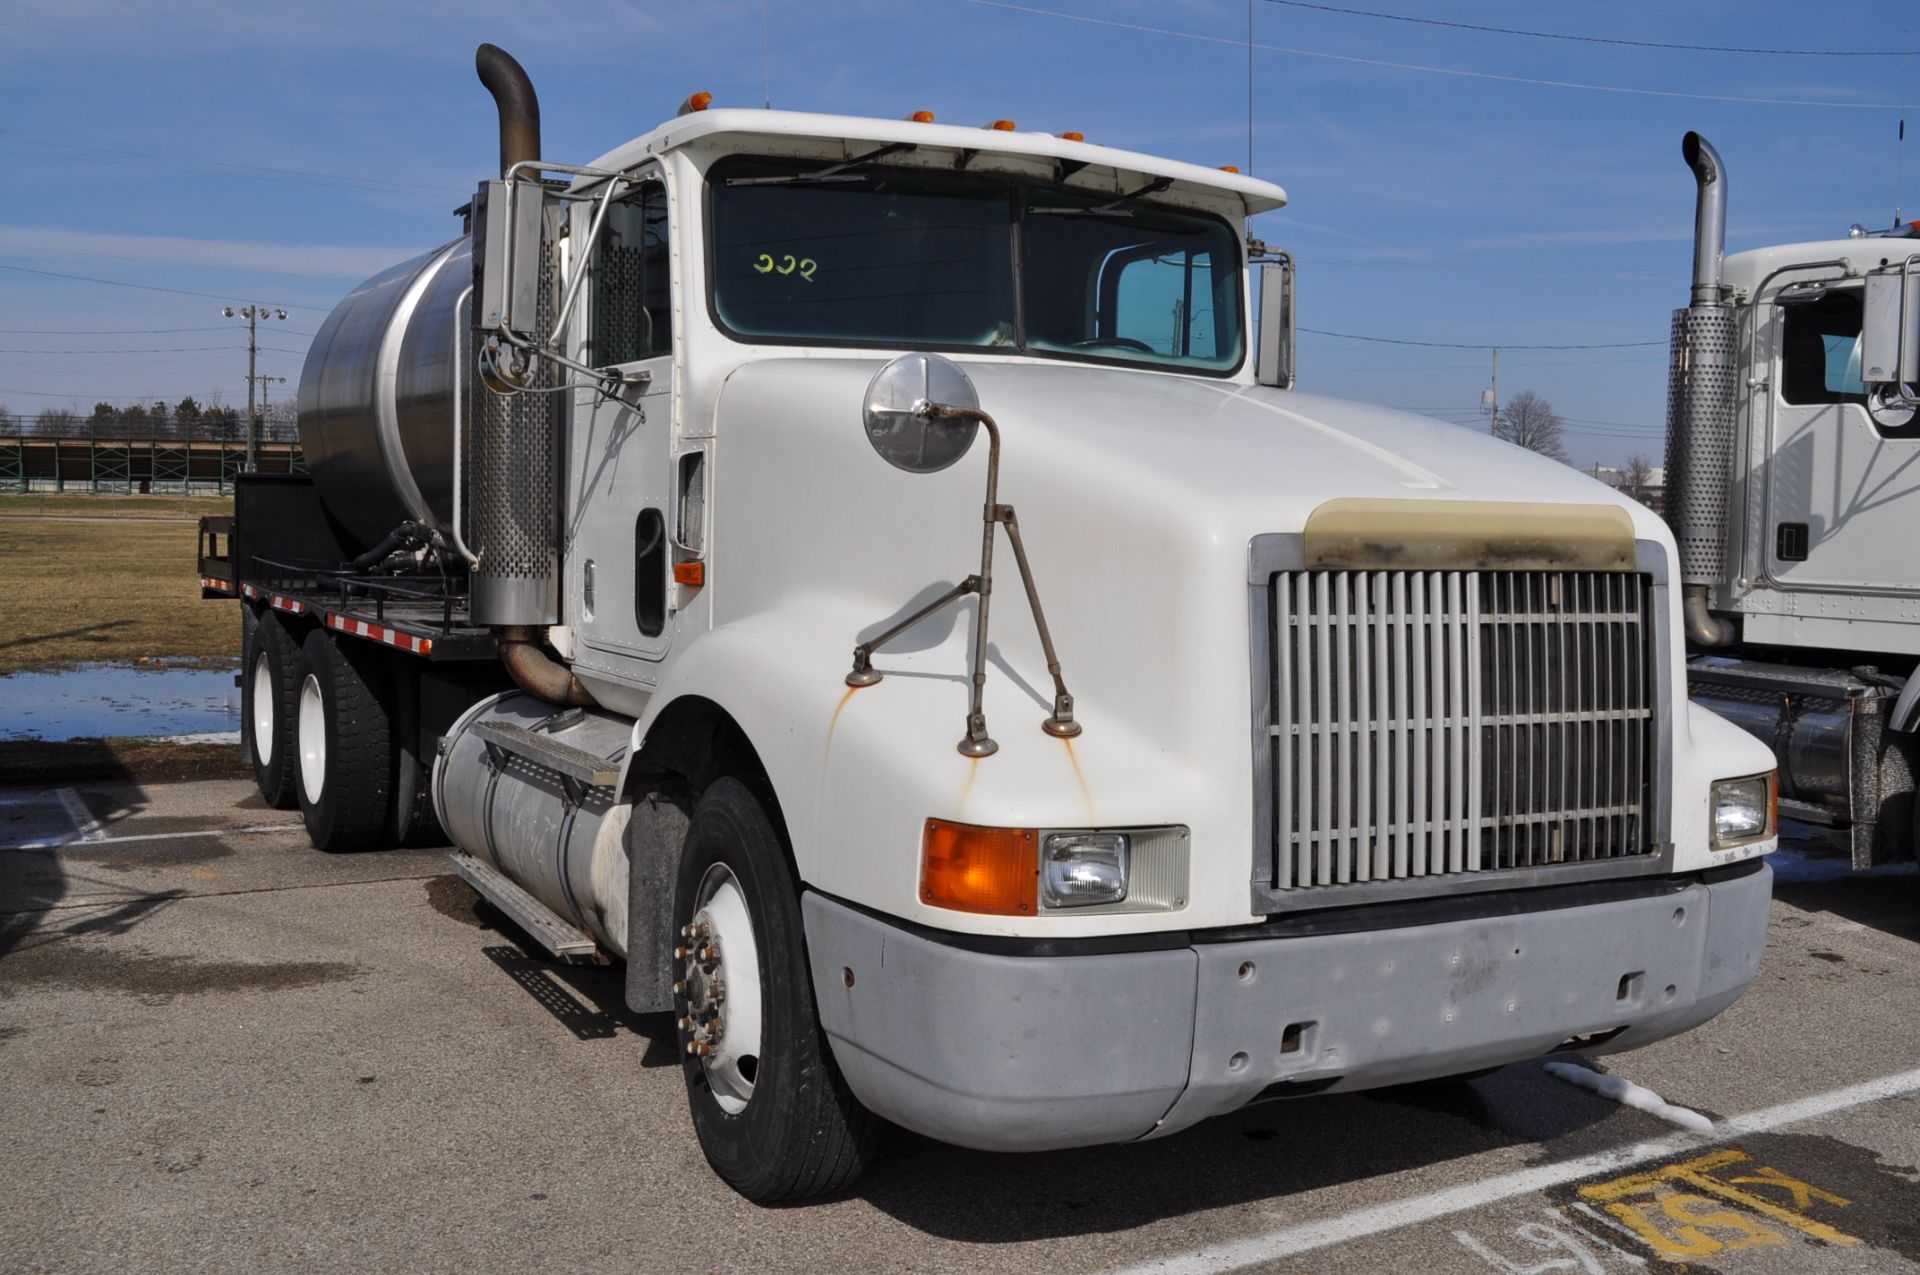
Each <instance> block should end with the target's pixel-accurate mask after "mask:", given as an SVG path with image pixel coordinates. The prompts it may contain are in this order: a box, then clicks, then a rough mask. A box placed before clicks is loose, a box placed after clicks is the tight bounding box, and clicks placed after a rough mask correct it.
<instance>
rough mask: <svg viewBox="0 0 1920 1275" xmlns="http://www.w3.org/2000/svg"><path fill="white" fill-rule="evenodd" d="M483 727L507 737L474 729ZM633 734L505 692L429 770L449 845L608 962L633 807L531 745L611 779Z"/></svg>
mask: <svg viewBox="0 0 1920 1275" xmlns="http://www.w3.org/2000/svg"><path fill="white" fill-rule="evenodd" d="M488 725H493V726H497V727H504V728H506V729H505V730H504V731H499V732H489V731H487V730H484V729H481V728H483V727H485V726H488ZM490 733H491V734H494V735H495V738H494V739H493V740H489V739H488V738H487V736H488V735H489V734H490ZM632 733H633V723H632V721H630V720H629V719H627V718H624V717H618V716H615V715H614V714H612V713H603V712H598V711H595V710H593V709H579V708H573V709H565V710H562V709H557V708H555V707H554V706H553V705H552V704H548V703H544V702H542V701H540V700H537V699H534V698H533V697H532V696H530V695H525V694H522V693H521V692H519V691H508V692H506V693H505V694H502V695H496V696H494V697H492V698H490V699H484V700H481V701H480V702H479V703H478V704H476V705H474V706H473V707H472V708H471V709H469V710H467V712H466V714H465V715H464V716H462V717H461V718H460V720H459V721H457V722H455V723H454V725H453V729H451V730H449V731H448V732H447V734H446V736H445V738H444V739H442V741H441V744H440V755H439V757H438V758H437V759H436V761H435V763H434V768H433V803H434V811H435V813H437V814H438V815H439V816H440V826H441V827H442V828H445V829H446V831H447V836H448V838H449V839H450V840H452V842H453V843H454V844H455V845H457V846H459V847H460V848H461V849H462V850H464V851H466V852H467V853H468V854H470V855H472V856H473V857H474V858H476V859H479V860H480V861H481V862H483V863H485V864H487V865H488V866H490V867H493V868H495V869H497V870H498V871H500V872H501V873H503V874H505V875H506V876H507V877H508V879H510V880H511V881H513V883H514V884H515V885H518V886H519V887H520V888H521V889H523V890H525V891H526V892H527V893H528V894H531V895H532V896H533V897H534V898H536V899H538V900H540V902H542V903H544V904H545V905H546V906H547V907H548V908H550V909H551V910H552V911H554V912H555V913H557V914H559V916H560V917H561V918H562V919H563V920H565V921H567V922H568V923H569V924H572V925H576V926H578V927H580V928H581V929H583V930H585V931H586V932H587V933H588V934H591V935H592V936H593V937H594V938H595V939H597V940H598V941H599V942H600V943H601V945H602V946H604V947H606V948H607V950H608V951H610V952H612V953H613V954H614V955H616V956H625V955H626V951H627V854H626V847H625V842H624V840H623V838H624V836H625V833H626V827H627V820H628V818H629V817H630V815H631V813H632V812H631V807H629V806H626V805H621V804H619V803H617V802H616V801H615V800H614V793H613V790H612V789H611V788H607V787H597V786H594V785H592V784H590V783H583V782H578V781H570V780H569V778H568V776H567V775H565V774H563V773H561V771H559V770H556V769H554V767H553V765H552V764H551V757H550V756H548V757H545V758H543V755H542V751H543V750H542V749H541V748H539V747H538V744H539V742H541V741H547V742H549V743H550V744H552V745H557V746H559V749H558V750H555V751H562V752H565V753H568V754H573V755H576V756H582V755H583V756H589V757H593V758H597V759H599V760H600V761H602V762H604V763H605V765H606V766H607V767H608V768H610V769H614V770H618V769H619V764H620V761H621V759H622V758H624V757H625V756H626V752H627V745H628V744H629V742H630V741H631V738H632ZM516 740H518V741H527V742H524V743H522V742H516Z"/></svg>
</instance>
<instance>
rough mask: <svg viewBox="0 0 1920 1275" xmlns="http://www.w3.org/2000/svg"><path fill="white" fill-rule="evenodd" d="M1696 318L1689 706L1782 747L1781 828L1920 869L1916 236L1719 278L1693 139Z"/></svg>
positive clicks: (1770, 250) (1674, 397)
mask: <svg viewBox="0 0 1920 1275" xmlns="http://www.w3.org/2000/svg"><path fill="white" fill-rule="evenodd" d="M1682 151H1683V154H1684V157H1685V159H1686V161H1687V165H1688V167H1689V168H1691V169H1692V170H1693V173H1694V179H1695V182H1696V188H1697V198H1696V201H1695V218H1694V276H1693V296H1692V304H1691V305H1689V306H1688V307H1687V308H1685V309H1682V310H1679V311H1677V312H1676V313H1675V315H1674V327H1673V345H1672V373H1671V380H1670V393H1669V399H1668V433H1667V475H1668V488H1667V493H1668V494H1667V512H1668V521H1669V522H1670V523H1671V524H1672V526H1673V529H1674V535H1675V537H1676V538H1677V540H1678V544H1679V550H1680V571H1681V581H1682V595H1683V611H1684V615H1685V620H1686V630H1687V638H1688V643H1689V646H1690V649H1691V650H1692V652H1693V656H1692V658H1691V659H1690V660H1689V661H1688V664H1687V680H1688V683H1689V686H1690V689H1691V692H1692V695H1693V698H1694V700H1695V702H1697V703H1700V704H1704V705H1706V706H1707V707H1709V708H1711V709H1713V710H1714V711H1715V712H1717V713H1719V714H1721V715H1723V716H1725V717H1727V718H1729V719H1730V720H1732V721H1734V722H1736V723H1738V724H1739V725H1741V726H1742V727H1744V728H1746V729H1747V730H1748V731H1749V732H1751V733H1752V734H1753V735H1754V736H1755V737H1756V738H1758V739H1760V740H1761V741H1762V742H1764V743H1766V744H1768V745H1769V746H1770V747H1771V748H1772V750H1773V753H1774V756H1775V760H1776V762H1777V764H1778V767H1779V777H1780V778H1779V782H1780V807H1781V811H1782V813H1784V814H1786V815H1789V816H1791V817H1794V818H1797V819H1800V820H1803V821H1806V822H1808V823H1813V824H1820V825H1826V826H1829V827H1834V828H1839V829H1843V830H1845V833H1846V835H1847V837H1848V840H1849V843H1850V846H1851V850H1852V857H1853V862H1854V864H1855V866H1857V867H1861V868H1867V867H1872V866H1875V865H1877V864H1886V863H1897V862H1902V861H1910V860H1912V859H1913V858H1914V857H1915V855H1916V853H1917V852H1920V818H1916V816H1915V806H1914V789H1915V777H1916V774H1920V738H1917V737H1916V734H1915V732H1916V730H1920V677H1916V676H1914V671H1915V665H1916V663H1920V552H1916V550H1915V548H1914V537H1913V529H1914V525H1915V521H1916V518H1920V411H1917V409H1920V275H1916V273H1915V271H1916V266H1920V222H1913V223H1907V224H1903V225H1896V226H1894V227H1893V228H1892V229H1890V230H1885V231H1867V230H1865V229H1863V228H1862V227H1860V226H1858V225H1855V226H1853V227H1852V228H1851V230H1850V231H1849V233H1848V235H1847V237H1846V238H1844V239H1833V240H1823V241H1819V242H1814V243H1796V244H1781V245H1777V246H1773V247H1767V248H1757V249H1753V250H1751V251H1747V252H1741V253H1736V254H1734V255H1732V256H1728V257H1725V258H1724V260H1723V259H1722V252H1723V245H1724V243H1725V239H1726V200H1727V172H1726V166H1725V164H1724V163H1723V162H1722V161H1721V159H1720V156H1719V154H1718V152H1716V151H1715V150H1714V148H1713V147H1712V146H1711V145H1710V144H1709V143H1708V142H1707V141H1706V140H1705V139H1704V138H1702V137H1700V136H1699V135H1698V134H1696V133H1688V134H1687V135H1686V138H1685V140H1684V142H1683V144H1682Z"/></svg>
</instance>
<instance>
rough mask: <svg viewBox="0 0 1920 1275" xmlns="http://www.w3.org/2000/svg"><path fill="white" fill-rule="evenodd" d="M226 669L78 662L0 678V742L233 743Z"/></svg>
mask: <svg viewBox="0 0 1920 1275" xmlns="http://www.w3.org/2000/svg"><path fill="white" fill-rule="evenodd" d="M233 674H234V670H232V669H231V668H215V669H207V668H133V667H129V666H127V665H124V664H83V665H81V666H80V667H78V668H71V669H63V670H61V671H59V672H55V673H15V674H13V675H11V676H8V677H0V740H9V739H44V740H61V739H87V738H92V737H102V738H104V737H107V736H114V735H122V736H152V735H197V736H211V737H213V738H214V739H217V740H227V739H235V740H237V739H238V738H239V733H238V732H239V730H240V688H239V687H237V686H235V685H234V684H233Z"/></svg>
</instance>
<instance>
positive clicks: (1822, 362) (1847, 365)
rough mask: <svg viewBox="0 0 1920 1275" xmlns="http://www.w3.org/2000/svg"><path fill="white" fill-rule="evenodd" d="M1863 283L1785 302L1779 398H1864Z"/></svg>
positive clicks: (1800, 401)
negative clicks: (1861, 365) (1862, 353)
mask: <svg viewBox="0 0 1920 1275" xmlns="http://www.w3.org/2000/svg"><path fill="white" fill-rule="evenodd" d="M1860 308H1861V293H1860V289H1858V288H1846V289H1841V288H1832V289H1828V290H1827V291H1825V292H1823V293H1821V294H1819V295H1818V296H1816V297H1811V298H1808V299H1807V300H1804V301H1784V300H1783V301H1782V303H1781V306H1780V311H1781V340H1780V397H1781V398H1782V399H1784V400H1786V401H1787V402H1789V403H1795V404H1818V403H1861V404H1864V403H1865V402H1866V401H1867V387H1866V385H1865V384H1864V383H1862V381H1861V380H1860Z"/></svg>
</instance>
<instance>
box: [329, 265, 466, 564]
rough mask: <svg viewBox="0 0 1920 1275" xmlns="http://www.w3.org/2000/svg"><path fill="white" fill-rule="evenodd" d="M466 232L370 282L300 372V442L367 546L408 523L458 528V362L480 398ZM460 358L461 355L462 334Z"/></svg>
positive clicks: (340, 515) (336, 509) (338, 314)
mask: <svg viewBox="0 0 1920 1275" xmlns="http://www.w3.org/2000/svg"><path fill="white" fill-rule="evenodd" d="M472 283H473V250H472V242H471V240H470V239H468V238H466V237H464V236H463V237H462V238H460V239H456V240H455V241H453V242H452V243H450V244H446V245H444V246H443V247H440V248H436V249H434V250H433V251H432V252H429V253H424V254H422V255H421V256H418V257H415V258H414V259H413V260H411V261H406V262H402V263H401V264H400V265H397V266H394V267H393V268H392V269H390V270H386V271H383V272H382V273H380V274H377V275H375V276H374V277H373V278H371V279H369V280H367V281H366V282H365V283H363V284H361V285H360V286H359V287H358V288H355V289H354V290H353V292H352V293H350V294H349V295H348V296H347V298H346V300H344V301H342V302H341V303H340V304H339V305H338V306H336V307H334V310H333V313H332V314H329V315H328V316H327V319H326V322H325V323H323V324H321V326H320V331H319V334H318V335H317V336H315V337H314V340H313V345H312V346H311V347H310V348H309V350H308V351H307V361H306V365H305V366H304V367H303V368H301V371H300V444H301V448H302V450H303V451H304V452H305V453H306V458H307V465H308V467H309V468H310V469H311V470H312V471H313V479H314V483H315V485H316V486H317V487H318V488H319V491H320V499H321V500H322V501H323V502H324V503H325V505H326V507H327V510H328V512H330V513H331V514H332V515H333V516H334V517H335V518H336V519H338V520H339V521H340V523H341V524H342V525H343V526H345V527H346V528H347V530H348V531H349V532H351V533H352V534H353V535H354V536H355V537H356V538H358V539H359V540H360V541H361V542H362V544H365V545H372V544H374V543H376V542H378V541H379V540H380V539H381V538H382V537H384V536H385V535H386V534H387V533H388V532H389V531H392V530H393V529H394V528H395V527H396V526H398V525H399V524H400V523H401V522H404V521H407V520H409V519H411V520H413V521H417V522H423V523H426V524H427V525H428V526H430V527H433V528H436V529H437V530H440V531H443V532H445V531H451V530H453V516H454V474H455V462H454V404H455V401H456V396H455V384H454V377H455V369H456V367H458V368H460V369H461V373H460V374H461V376H462V378H463V379H462V384H461V385H460V386H459V395H458V398H459V401H460V402H461V403H462V404H466V403H471V402H472V388H473V387H472V373H471V370H470V369H471V360H470V359H468V358H466V357H465V355H466V354H467V353H468V350H467V346H468V345H469V344H470V343H471V341H472V339H473V338H472V332H471V328H470V326H469V324H470V316H469V315H467V314H466V312H465V308H464V307H463V306H462V305H461V294H462V293H464V292H466V291H467V289H468V288H469V287H470V286H471V285H472ZM456 339H457V340H458V341H459V343H460V354H461V357H460V358H459V359H458V360H456V357H455V341H456Z"/></svg>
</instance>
